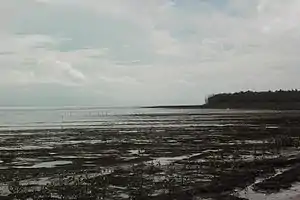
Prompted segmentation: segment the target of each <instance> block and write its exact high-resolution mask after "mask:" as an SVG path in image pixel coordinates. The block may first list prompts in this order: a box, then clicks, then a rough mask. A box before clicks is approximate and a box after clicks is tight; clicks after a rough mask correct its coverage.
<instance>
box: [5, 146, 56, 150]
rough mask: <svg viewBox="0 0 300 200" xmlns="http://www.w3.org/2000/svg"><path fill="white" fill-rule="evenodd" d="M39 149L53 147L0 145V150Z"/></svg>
mask: <svg viewBox="0 0 300 200" xmlns="http://www.w3.org/2000/svg"><path fill="white" fill-rule="evenodd" d="M39 149H53V147H49V146H21V147H0V151H22V150H23V151H26V150H39Z"/></svg>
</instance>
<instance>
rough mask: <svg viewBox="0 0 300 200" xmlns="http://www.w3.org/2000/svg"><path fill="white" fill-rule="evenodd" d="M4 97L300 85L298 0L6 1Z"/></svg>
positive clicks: (33, 99)
mask: <svg viewBox="0 0 300 200" xmlns="http://www.w3.org/2000/svg"><path fill="white" fill-rule="evenodd" d="M0 2H1V4H0V106H86V105H92V106H95V105H96V106H139V105H165V104H202V103H203V102H204V99H205V97H206V96H207V95H210V94H215V93H219V92H235V91H240V90H275V89H296V88H299V87H300V79H299V74H300V67H299V64H300V57H299V55H298V54H299V51H300V26H299V25H300V1H299V0H143V1H142V0H109V1H108V0H9V1H8V0H0Z"/></svg>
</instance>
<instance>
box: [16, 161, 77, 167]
mask: <svg viewBox="0 0 300 200" xmlns="http://www.w3.org/2000/svg"><path fill="white" fill-rule="evenodd" d="M72 163H73V162H72V161H64V160H61V161H51V162H42V163H39V164H35V165H33V166H18V167H14V168H26V169H36V168H55V167H57V166H60V165H69V164H72Z"/></svg>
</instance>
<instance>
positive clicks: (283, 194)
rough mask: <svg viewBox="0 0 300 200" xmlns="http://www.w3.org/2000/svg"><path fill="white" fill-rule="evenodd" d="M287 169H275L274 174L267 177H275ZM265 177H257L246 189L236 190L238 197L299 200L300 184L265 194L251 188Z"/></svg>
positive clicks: (264, 199) (262, 199) (251, 199)
mask: <svg viewBox="0 0 300 200" xmlns="http://www.w3.org/2000/svg"><path fill="white" fill-rule="evenodd" d="M287 170H288V169H283V170H277V172H276V174H274V175H273V176H270V177H268V178H267V179H270V178H272V177H275V176H277V175H279V174H282V173H283V172H285V171H287ZM263 180H265V179H258V180H257V181H255V183H253V184H252V185H250V186H248V187H247V188H246V189H244V190H242V191H240V192H238V195H237V196H238V197H240V198H246V199H248V200H299V199H300V196H299V194H300V184H297V185H294V186H292V187H291V188H290V189H288V190H283V191H280V192H277V193H271V194H265V193H261V192H256V191H254V190H253V185H255V184H257V183H260V182H262V181H263Z"/></svg>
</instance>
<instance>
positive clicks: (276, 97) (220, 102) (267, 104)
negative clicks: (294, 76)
mask: <svg viewBox="0 0 300 200" xmlns="http://www.w3.org/2000/svg"><path fill="white" fill-rule="evenodd" d="M204 107H206V108H246V109H247V108H249V109H289V110H290V109H300V91H299V90H288V91H283V90H277V91H266V92H253V91H246V92H237V93H221V94H215V95H211V96H209V97H208V98H207V99H206V103H205V105H204Z"/></svg>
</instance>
